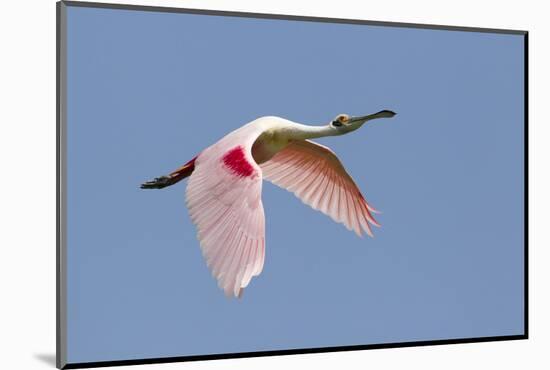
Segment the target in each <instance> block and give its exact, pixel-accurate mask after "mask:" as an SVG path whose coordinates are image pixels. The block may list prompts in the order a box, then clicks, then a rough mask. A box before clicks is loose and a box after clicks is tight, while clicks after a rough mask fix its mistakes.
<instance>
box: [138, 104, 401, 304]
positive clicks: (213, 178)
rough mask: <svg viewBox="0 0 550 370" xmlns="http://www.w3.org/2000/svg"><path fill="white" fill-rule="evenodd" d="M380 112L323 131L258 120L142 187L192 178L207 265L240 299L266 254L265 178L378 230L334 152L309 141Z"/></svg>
mask: <svg viewBox="0 0 550 370" xmlns="http://www.w3.org/2000/svg"><path fill="white" fill-rule="evenodd" d="M394 115H395V113H394V112H392V111H389V110H383V111H380V112H378V113H375V114H370V115H367V116H361V117H350V116H348V115H347V114H339V115H338V116H337V117H336V118H335V119H334V120H333V121H332V122H330V123H329V124H327V125H325V126H308V125H303V124H300V123H296V122H292V121H289V120H286V119H283V118H279V117H262V118H258V119H256V120H254V121H252V122H250V123H248V124H246V125H244V126H242V127H240V128H238V129H237V130H235V131H233V132H231V133H229V134H228V135H226V136H225V137H223V138H222V139H221V140H219V141H218V142H217V143H215V144H214V145H212V146H210V147H208V148H206V149H204V150H203V151H202V152H201V153H200V154H199V155H198V156H196V157H195V158H193V159H192V160H190V161H189V162H187V163H186V164H184V165H183V166H182V167H180V168H179V169H177V170H176V171H174V172H172V173H171V174H169V175H167V176H162V177H157V178H155V179H154V180H152V181H149V182H146V183H144V184H142V185H141V188H143V189H162V188H164V187H166V186H170V185H173V184H175V183H176V182H178V181H180V180H182V179H184V178H186V177H188V176H190V178H189V182H188V184H187V190H186V197H185V198H186V203H187V207H188V209H189V214H190V216H191V220H192V221H193V223H194V224H195V226H196V228H197V231H198V235H197V237H198V239H199V242H200V246H201V250H202V253H203V256H204V258H205V259H206V263H207V265H208V267H209V268H210V270H211V272H212V275H214V277H215V278H216V279H217V281H218V285H219V287H220V288H221V289H223V290H224V292H225V294H226V295H227V296H236V297H240V296H241V294H242V291H243V289H244V288H245V287H246V286H247V285H248V283H249V282H250V280H251V279H252V277H253V276H257V275H259V274H260V272H261V271H262V268H263V264H264V257H265V220H264V209H263V205H262V199H261V195H262V179H266V180H268V181H271V182H272V183H273V184H275V185H278V186H280V187H282V188H284V189H286V190H288V191H291V192H293V193H294V194H295V195H296V196H297V197H298V198H300V199H301V200H302V201H303V202H304V203H306V204H308V205H310V206H311V207H312V208H313V209H316V210H319V211H321V212H323V213H325V214H326V215H328V216H330V217H331V218H332V219H333V220H334V221H336V222H339V223H342V224H344V225H345V226H346V227H347V228H348V229H349V230H352V229H353V230H354V231H355V232H356V233H357V235H359V236H361V234H362V232H363V231H364V232H366V233H367V234H368V235H370V236H372V231H371V227H370V225H369V224H372V225H375V226H380V225H378V223H377V222H376V220H375V219H374V217H373V216H372V213H373V212H376V211H375V210H374V209H373V208H372V207H371V206H370V205H369V204H368V203H367V201H366V200H365V198H363V195H362V194H361V192H360V190H359V188H358V187H357V185H356V184H355V183H354V181H353V179H352V178H351V176H350V175H349V174H348V173H347V172H346V170H345V169H344V167H343V166H342V163H340V161H339V160H338V157H336V154H334V152H333V151H332V150H330V149H329V148H327V147H326V146H323V145H321V144H317V143H315V142H313V141H310V140H309V139H314V138H318V137H324V136H338V135H343V134H347V133H349V132H352V131H355V130H357V129H358V128H360V127H361V126H362V125H363V124H364V123H365V122H367V121H370V120H372V119H376V118H390V117H393V116H394Z"/></svg>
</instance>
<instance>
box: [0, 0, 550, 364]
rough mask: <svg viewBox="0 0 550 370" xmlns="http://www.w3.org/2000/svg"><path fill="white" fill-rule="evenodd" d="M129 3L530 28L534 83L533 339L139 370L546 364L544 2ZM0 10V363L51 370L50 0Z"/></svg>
mask: <svg viewBox="0 0 550 370" xmlns="http://www.w3.org/2000/svg"><path fill="white" fill-rule="evenodd" d="M111 2H119V1H116V0H112V1H111ZM128 2H129V3H133V4H144V5H161V6H162V5H164V6H175V7H189V8H202V9H220V10H234V11H249V12H263V13H279V14H296V15H308V16H322V17H336V18H354V19H369V20H381V21H399V22H413V23H430V24H443V25H459V26H473V27H489V28H510V29H520V30H528V31H530V36H529V42H530V45H529V46H530V53H529V54H530V63H529V72H530V76H531V77H530V89H529V95H530V109H529V111H530V135H529V140H530V150H529V153H530V154H529V155H530V158H531V161H530V186H529V193H530V198H531V201H530V211H529V218H530V233H529V234H530V297H531V299H530V313H529V314H530V339H529V340H527V341H525V340H523V341H513V342H496V343H481V344H461V345H445V346H432V347H419V348H403V349H384V350H370V351H359V352H344V353H328V354H315V355H294V356H282V357H266V358H252V359H238V360H221V361H207V362H195V363H176V364H162V365H147V366H145V365H144V366H141V367H135V368H136V369H137V368H148V369H176V368H177V369H234V368H235V367H238V368H239V369H243V370H246V369H257V368H268V369H270V368H272V369H278V368H281V367H283V368H284V367H287V368H294V367H298V366H299V367H315V368H327V369H332V368H338V367H342V368H346V369H364V368H365V367H369V368H373V369H394V368H404V367H406V368H413V369H415V368H422V369H441V368H445V369H468V368H492V369H494V368H500V369H517V368H522V367H525V368H529V369H536V368H548V366H549V363H550V361H549V359H548V356H545V355H546V353H545V352H547V351H548V349H549V348H550V331H549V319H548V317H549V316H550V305H549V300H548V291H549V288H548V284H547V281H548V280H549V276H548V267H547V264H548V254H549V253H548V248H549V247H550V243H549V237H548V232H547V229H548V227H547V226H546V222H545V221H546V217H547V216H546V212H545V210H546V209H547V208H548V206H549V204H548V203H549V197H548V189H549V188H550V184H549V178H550V177H549V175H548V171H547V169H548V163H547V161H546V159H547V158H549V153H548V149H547V147H546V145H545V144H546V143H547V142H548V139H549V137H548V132H549V127H550V124H549V122H550V119H549V118H550V117H549V113H548V112H549V111H550V108H549V107H548V105H550V104H549V101H550V98H549V95H548V93H547V90H548V85H549V82H550V81H549V78H548V74H549V68H550V58H549V50H550V47H549V45H550V37H549V28H550V23H549V22H548V21H547V15H548V11H545V9H544V4H545V2H544V1H525V0H524V1H517V0H516V1H513V2H512V1H506V0H500V1H487V0H485V1H479V0H477V1H471V0H461V1H452V2H451V1H437V0H433V1H428V0H415V1H407V0H401V1H397V0H383V1H369V2H366V1H352V0H338V1H327V2H321V1H306V0H269V1H262V2H259V1H253V0H232V1H227V0H226V1H222V0H218V1H216V0H203V1H198V0H197V1H184V0H173V1H152V0H151V1H146V0H143V1H130V0H128ZM0 14H1V22H0V41H1V44H0V45H1V49H0V50H1V54H0V67H1V68H0V93H1V100H0V102H1V103H0V127H1V130H0V155H1V156H0V158H1V162H0V165H1V167H0V217H1V220H0V221H1V222H0V225H1V228H0V284H1V285H0V288H1V289H0V292H1V295H0V297H1V298H2V304H1V305H0V341H1V343H0V349H1V350H0V354H1V355H0V367H2V368H6V369H40V368H50V369H51V368H53V363H54V354H55V135H56V133H55V1H54V0H23V1H16V0H12V1H6V2H4V3H3V4H2V10H1V13H0ZM472 134H475V133H472ZM434 155H437V154H436V153H434ZM100 180H101V179H98V181H100ZM473 211H474V212H475V207H474V209H473ZM545 216H546V217H545ZM517 226H518V227H521V225H517ZM411 247H414V246H411ZM495 259H498V256H495ZM266 320H269V318H268V317H266Z"/></svg>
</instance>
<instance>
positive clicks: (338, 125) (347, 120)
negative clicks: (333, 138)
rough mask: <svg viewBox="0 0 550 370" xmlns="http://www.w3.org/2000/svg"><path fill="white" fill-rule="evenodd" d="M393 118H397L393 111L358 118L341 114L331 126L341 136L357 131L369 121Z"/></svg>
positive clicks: (383, 111)
mask: <svg viewBox="0 0 550 370" xmlns="http://www.w3.org/2000/svg"><path fill="white" fill-rule="evenodd" d="M393 116H395V113H394V112H392V111H391V110H382V111H380V112H378V113H374V114H369V115H367V116H357V117H352V116H349V115H347V114H339V115H337V116H336V117H335V118H334V120H333V121H332V122H330V126H331V127H333V128H334V129H335V130H336V131H337V132H338V133H339V134H347V133H348V132H351V131H355V130H357V129H358V128H359V127H361V126H363V124H364V123H365V122H367V121H370V120H373V119H376V118H391V117H393Z"/></svg>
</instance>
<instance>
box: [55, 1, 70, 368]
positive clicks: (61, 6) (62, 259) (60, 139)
mask: <svg viewBox="0 0 550 370" xmlns="http://www.w3.org/2000/svg"><path fill="white" fill-rule="evenodd" d="M55 5H56V7H55V10H56V274H55V277H56V310H55V311H56V333H55V334H56V335H55V337H56V346H55V359H56V367H57V368H58V369H61V368H64V367H65V366H66V365H67V311H66V292H67V275H66V274H67V268H66V267H67V266H66V230H65V226H66V222H65V221H66V210H65V205H66V201H65V199H66V198H65V196H66V191H65V190H66V166H65V163H66V160H65V158H66V141H65V132H66V107H67V105H66V81H67V78H66V69H67V68H66V67H67V65H66V60H67V58H66V56H67V54H66V53H67V43H66V40H67V32H66V31H67V29H66V27H67V9H66V5H65V3H64V2H62V1H60V2H57V3H56V4H55Z"/></svg>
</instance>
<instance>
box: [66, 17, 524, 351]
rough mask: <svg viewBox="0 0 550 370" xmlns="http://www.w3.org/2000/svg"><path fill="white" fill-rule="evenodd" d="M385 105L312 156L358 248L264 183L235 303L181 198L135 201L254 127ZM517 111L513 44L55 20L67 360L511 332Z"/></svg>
mask: <svg viewBox="0 0 550 370" xmlns="http://www.w3.org/2000/svg"><path fill="white" fill-rule="evenodd" d="M381 109H392V110H394V111H396V112H397V113H398V115H397V116H396V117H395V118H393V119H391V120H380V121H377V122H375V123H373V124H372V125H368V126H366V127H363V129H361V130H360V131H357V132H355V133H353V134H350V135H347V136H343V137H334V138H327V139H321V140H319V141H320V142H322V143H323V144H325V145H328V146H330V147H331V148H332V149H333V150H334V151H335V152H336V153H337V154H338V155H339V157H340V159H341V160H342V162H343V163H344V164H345V166H346V168H347V169H348V171H349V172H350V173H351V174H352V176H353V177H354V178H355V180H356V182H357V184H358V185H359V187H360V188H361V189H362V190H363V193H364V194H365V196H366V198H367V199H368V200H369V201H370V202H372V204H373V205H374V206H375V207H377V208H378V209H379V210H381V211H382V212H383V213H382V214H381V215H379V217H378V220H379V221H380V223H381V224H382V228H381V229H375V238H373V239H371V238H362V239H361V238H358V237H357V236H356V235H355V234H353V233H352V232H349V231H348V230H346V229H345V228H344V227H343V226H342V225H340V224H336V223H334V222H333V221H332V220H331V219H329V218H328V217H326V216H324V215H322V214H321V213H318V212H314V211H313V210H311V209H310V208H309V207H307V206H305V205H303V204H302V203H301V202H300V201H299V200H298V199H296V198H295V197H294V196H293V195H291V194H290V193H288V192H286V191H284V190H282V189H279V188H277V187H275V186H273V185H271V184H269V183H265V185H264V188H263V189H264V190H263V201H264V206H265V213H266V223H267V225H266V229H267V230H266V238H267V252H266V254H267V256H266V263H265V267H264V270H263V272H262V274H261V275H260V276H259V277H258V278H255V279H254V280H253V281H252V283H251V284H250V286H249V287H248V288H247V289H246V290H245V293H244V296H243V299H241V300H229V299H227V298H226V297H225V296H224V295H223V292H222V291H221V290H219V289H218V288H217V286H216V282H215V280H214V279H213V278H212V277H211V275H210V272H209V271H208V269H207V267H206V264H205V263H204V261H203V258H202V256H201V253H200V249H199V245H198V242H197V240H196V237H195V229H194V227H193V225H192V224H191V221H190V219H189V216H188V213H187V210H186V208H185V204H184V189H185V185H186V184H185V182H183V183H180V184H177V185H176V186H173V187H170V188H167V189H164V190H162V191H151V190H149V191H145V190H141V189H140V188H139V185H140V183H142V182H143V181H145V180H149V179H151V178H152V177H155V176H159V175H163V174H166V173H167V172H169V171H171V170H173V169H175V168H176V167H178V166H179V165H181V164H183V163H184V162H186V161H187V160H189V159H190V158H192V157H193V156H195V155H196V154H197V153H198V152H199V151H200V150H201V149H203V148H204V147H206V146H208V145H210V144H212V143H213V142H215V141H216V140H217V139H219V138H220V137H222V136H223V135H225V134H226V133H228V132H230V131H231V130H233V129H235V128H237V127H239V126H241V125H242V124H244V123H246V122H248V121H250V120H252V119H255V118H257V117H259V116H264V115H278V116H281V117H285V118H288V119H291V120H294V121H298V122H303V123H309V124H324V123H326V122H328V121H329V120H330V119H332V118H333V117H334V116H335V115H336V114H338V113H342V112H345V113H349V114H352V115H355V114H366V113H372V112H376V111H378V110H381ZM523 109H524V107H523V38H522V36H517V35H496V34H482V33H466V32H456V31H434V30H421V29H404V28H388V27H375V26H359V25H342V24H327V23H311V22H294V21H280V20H259V19H246V18H225V17H215V16H198V15H187V14H168V13H152V12H136V11H125V10H106V9H87V8H72V7H69V9H68V279H69V280H68V359H69V362H85V361H103V360H118V359H132V358H149V357H163V356H185V355H197V354H208V353H228V352H243V351H261V350H276V349H288V348H311V347H324V346H336V345H354V344H369V343H389V342H402V341H416V340H431V339H448V338H465V337H480V336H494V335H513V334H522V333H523V294H524V292H523V238H524V231H523V190H524V189H523V170H524V168H523V160H524V158H523V112H524V111H523Z"/></svg>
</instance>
